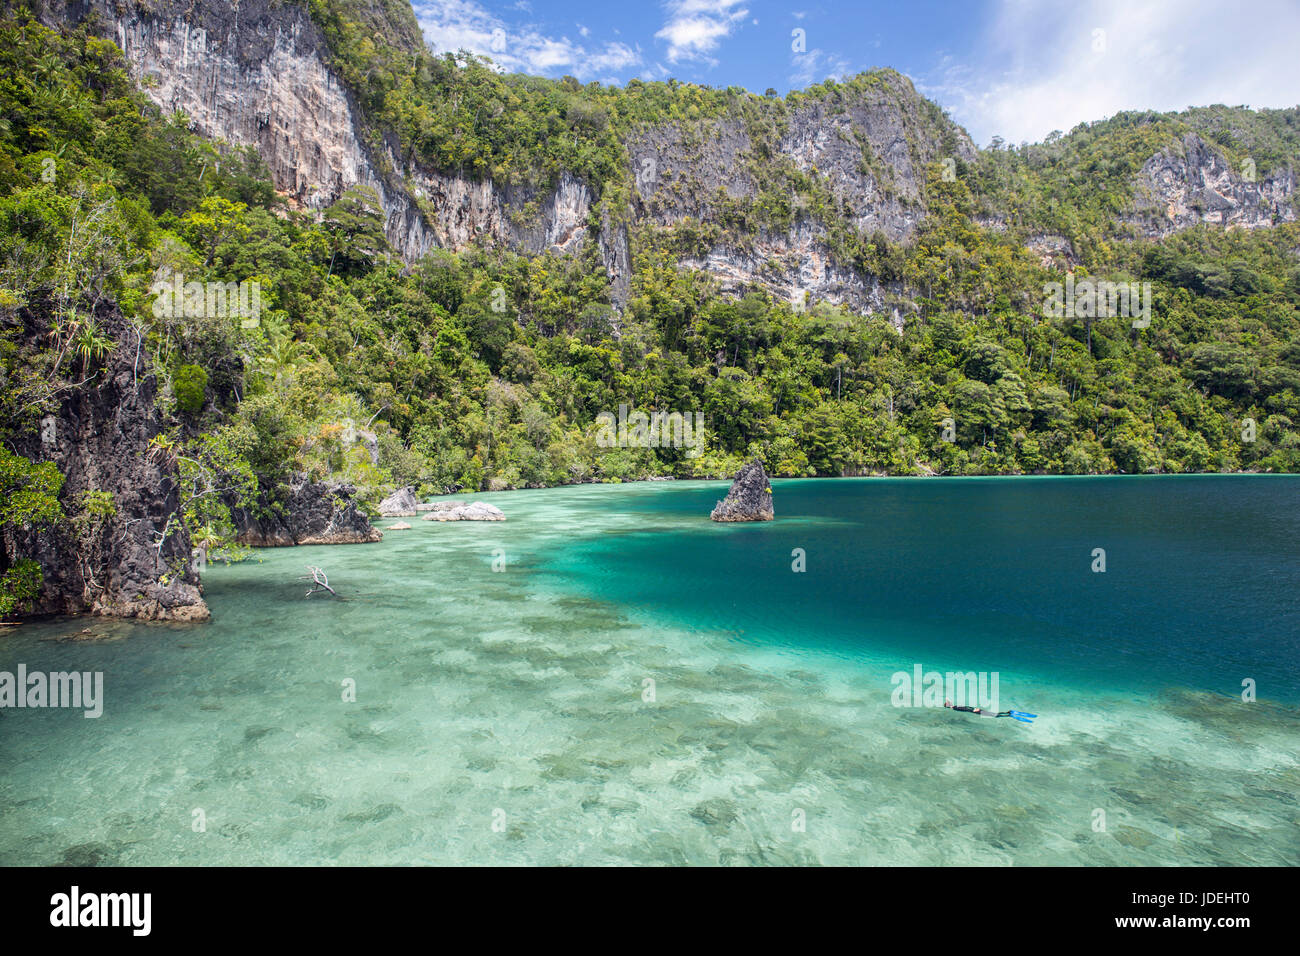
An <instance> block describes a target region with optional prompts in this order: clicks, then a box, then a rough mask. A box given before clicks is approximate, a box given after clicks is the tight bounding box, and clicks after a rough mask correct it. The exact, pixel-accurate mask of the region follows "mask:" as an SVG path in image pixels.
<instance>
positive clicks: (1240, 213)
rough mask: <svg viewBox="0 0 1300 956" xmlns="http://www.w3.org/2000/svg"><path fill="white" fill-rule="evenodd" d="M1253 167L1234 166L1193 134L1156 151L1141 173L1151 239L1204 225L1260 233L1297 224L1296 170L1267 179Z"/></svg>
mask: <svg viewBox="0 0 1300 956" xmlns="http://www.w3.org/2000/svg"><path fill="white" fill-rule="evenodd" d="M1263 173H1264V170H1258V171H1256V170H1255V169H1254V168H1253V167H1252V166H1251V165H1250V164H1249V163H1244V164H1243V166H1242V167H1241V168H1234V167H1233V166H1231V165H1230V164H1229V163H1228V160H1227V159H1226V158H1225V157H1224V156H1223V154H1221V153H1220V152H1218V151H1217V150H1216V149H1214V148H1212V147H1211V146H1210V145H1209V144H1208V143H1206V142H1205V141H1204V140H1203V139H1201V137H1199V136H1197V135H1196V134H1195V133H1189V134H1188V135H1187V136H1186V137H1184V139H1183V141H1182V143H1181V144H1180V146H1175V147H1171V148H1169V149H1166V150H1164V151H1162V152H1159V153H1157V154H1156V155H1155V156H1153V157H1151V159H1150V160H1148V161H1147V163H1146V165H1145V166H1143V167H1142V172H1141V173H1140V174H1139V175H1138V195H1137V206H1138V215H1137V216H1136V217H1133V221H1136V222H1138V223H1139V224H1140V225H1141V226H1142V228H1143V231H1144V232H1145V233H1146V234H1147V235H1148V236H1152V237H1155V236H1165V235H1168V234H1169V233H1172V232H1176V231H1178V230H1180V229H1186V228H1188V227H1189V226H1195V225H1198V224H1200V223H1203V222H1205V223H1214V224H1218V225H1223V226H1233V227H1238V228H1243V229H1258V228H1260V227H1263V226H1272V225H1275V224H1278V223H1284V222H1295V218H1296V215H1295V209H1294V207H1293V204H1292V198H1293V196H1294V194H1295V185H1296V184H1295V171H1294V170H1293V169H1291V168H1289V167H1288V168H1286V169H1282V170H1279V171H1275V172H1272V173H1270V174H1269V175H1268V176H1264V175H1263Z"/></svg>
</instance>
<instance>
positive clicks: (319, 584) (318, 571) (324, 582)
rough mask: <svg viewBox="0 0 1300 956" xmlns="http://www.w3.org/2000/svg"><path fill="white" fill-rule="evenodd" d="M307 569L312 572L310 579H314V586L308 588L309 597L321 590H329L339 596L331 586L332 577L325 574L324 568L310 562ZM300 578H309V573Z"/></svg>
mask: <svg viewBox="0 0 1300 956" xmlns="http://www.w3.org/2000/svg"><path fill="white" fill-rule="evenodd" d="M307 570H308V571H309V572H311V579H310V580H311V581H312V586H311V587H310V588H308V589H307V597H311V596H312V595H313V594H318V593H320V592H321V591H329V593H330V594H333V595H334V596H335V597H338V592H337V591H335V590H334V589H333V588H332V587H330V579H329V578H328V577H326V576H325V571H324V569H322V568H318V567H316V566H315V565H313V564H309V565H307ZM298 580H299V581H306V580H308V578H307V575H303V576H302V577H300V578H299V579H298Z"/></svg>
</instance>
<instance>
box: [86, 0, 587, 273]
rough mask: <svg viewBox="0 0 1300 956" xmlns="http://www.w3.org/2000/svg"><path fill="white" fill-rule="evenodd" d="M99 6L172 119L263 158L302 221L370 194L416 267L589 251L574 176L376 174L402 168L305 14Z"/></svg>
mask: <svg viewBox="0 0 1300 956" xmlns="http://www.w3.org/2000/svg"><path fill="white" fill-rule="evenodd" d="M250 6H251V10H250V9H249V8H250ZM96 7H97V12H98V13H99V14H100V15H101V16H102V17H103V18H104V19H105V21H107V22H109V23H111V24H112V28H113V33H114V36H115V39H116V40H117V43H118V45H119V46H120V47H121V48H122V49H123V51H124V52H125V54H126V59H127V62H128V64H129V69H130V71H131V74H132V77H133V78H134V79H135V80H136V81H137V82H139V83H140V84H141V86H142V88H143V89H144V91H145V93H146V94H147V95H148V96H149V97H150V98H151V99H152V100H153V101H154V102H155V103H157V104H158V106H159V107H160V108H161V109H162V110H163V111H164V113H172V112H177V111H179V112H183V113H185V114H186V116H188V117H189V119H190V122H191V125H192V127H193V128H194V129H195V130H196V131H197V132H199V133H201V134H202V135H204V136H207V137H210V138H213V139H221V140H225V141H226V142H229V143H233V144H235V145H237V146H253V147H255V148H256V149H257V151H258V152H259V153H260V154H261V156H262V158H263V160H265V162H266V164H267V166H268V167H269V168H270V171H271V177H272V181H273V182H274V184H275V187H276V189H277V190H279V191H281V192H283V193H285V194H287V195H288V196H290V197H291V198H292V199H293V200H295V201H297V202H299V203H301V204H302V205H303V206H306V207H308V208H311V209H323V208H325V207H326V206H328V205H329V204H330V203H332V202H333V201H334V200H336V199H337V198H338V197H339V196H340V195H341V194H342V193H343V191H344V190H346V189H348V188H350V187H352V186H356V185H362V186H369V187H371V188H373V189H375V190H376V191H377V192H378V194H379V198H380V203H381V205H382V207H383V210H384V216H385V225H384V228H385V233H386V235H387V237H388V240H389V242H390V243H392V245H393V247H394V249H396V250H397V251H398V252H399V253H400V254H401V255H402V256H403V257H404V258H406V259H407V260H409V261H414V260H416V259H419V258H421V257H422V256H424V255H425V254H426V253H427V252H428V251H429V249H430V248H432V247H434V246H442V247H446V248H450V249H453V250H459V249H462V248H464V247H465V246H467V245H469V244H471V243H477V242H483V241H487V242H488V243H489V244H491V245H501V246H505V247H508V248H511V249H514V250H517V251H521V252H525V253H540V252H543V251H546V250H548V249H552V250H555V251H557V252H560V253H574V252H577V251H579V250H580V248H581V246H582V242H583V240H584V238H585V236H586V220H587V216H588V214H589V213H590V211H591V201H592V197H591V192H590V190H589V189H588V188H587V186H586V185H585V184H584V183H582V182H580V181H579V180H577V179H576V178H575V177H573V176H572V175H570V174H568V173H564V174H562V176H561V178H560V180H559V182H558V183H557V184H556V187H555V188H554V189H553V190H550V191H549V192H546V191H543V190H539V189H537V188H529V187H519V188H516V189H511V190H508V191H505V192H503V191H501V190H498V189H497V188H496V187H495V186H494V185H493V184H492V183H490V182H479V181H476V180H473V179H469V178H465V177H459V176H454V175H447V174H444V173H439V172H435V171H430V170H423V169H420V168H418V167H417V168H408V169H406V170H405V173H406V182H401V181H400V179H399V177H397V176H388V177H386V176H384V175H381V174H380V172H379V168H380V166H383V167H385V168H389V169H399V168H401V165H402V164H401V163H399V162H398V161H397V157H396V156H395V155H393V153H392V152H391V149H390V148H388V147H387V146H385V147H383V148H382V153H381V155H382V159H383V161H382V162H380V161H378V160H376V158H375V155H374V153H373V151H372V149H371V148H370V146H368V145H367V144H366V143H365V142H364V141H363V138H362V137H363V135H364V133H363V128H362V126H361V124H360V123H359V122H358V121H357V114H356V112H355V109H354V104H353V102H352V98H351V95H350V94H349V92H348V90H347V88H346V87H345V86H344V85H343V83H342V82H341V81H340V80H339V78H338V77H337V76H336V75H335V74H334V72H333V71H332V70H331V69H330V68H329V66H328V65H327V63H326V61H325V44H324V39H323V38H322V37H321V35H320V31H319V30H318V29H317V27H316V25H315V24H314V23H313V22H312V20H311V18H310V16H309V15H308V13H307V11H306V10H305V9H304V8H303V7H301V6H297V5H290V4H269V5H268V4H265V3H261V4H257V3H254V4H252V5H250V4H247V3H246V4H244V8H245V10H244V13H243V14H242V19H241V11H240V8H238V7H234V8H232V7H230V6H229V5H227V4H218V3H215V2H208V0H198V2H197V3H195V4H193V5H190V6H178V5H175V4H172V5H170V6H169V5H167V4H163V5H161V7H160V8H159V9H157V11H156V12H155V11H154V10H150V9H148V8H144V7H140V6H127V5H123V4H120V3H115V4H106V3H99V4H96ZM169 11H174V12H169ZM416 196H421V197H422V198H423V199H424V200H425V202H424V203H423V204H422V205H421V204H420V203H417V201H416V198H415V197H416ZM530 204H531V205H530ZM529 208H535V209H536V212H535V214H533V215H529V214H528V212H527V210H528V209H529Z"/></svg>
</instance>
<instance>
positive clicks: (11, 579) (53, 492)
mask: <svg viewBox="0 0 1300 956" xmlns="http://www.w3.org/2000/svg"><path fill="white" fill-rule="evenodd" d="M62 488H63V475H62V474H61V473H60V472H59V469H58V468H57V467H56V466H55V465H54V463H53V462H49V461H45V462H40V463H36V462H32V461H29V460H28V459H26V458H23V457H22V456H20V455H15V454H13V453H12V452H11V451H9V449H8V448H5V447H4V445H0V531H4V532H13V531H16V530H18V529H20V528H35V529H40V528H46V527H49V526H50V525H52V524H54V523H55V522H56V521H59V520H61V519H62V518H63V506H62V505H60V504H59V492H60V491H61V490H62ZM9 536H10V535H9V534H7V533H6V534H0V617H7V616H8V615H9V614H11V613H13V611H15V610H17V609H20V608H21V607H23V606H25V605H30V603H31V601H33V600H34V599H35V598H36V596H37V595H38V594H39V593H40V590H41V583H42V575H41V567H40V565H39V564H38V563H37V562H36V561H33V560H32V559H31V558H24V557H18V556H14V555H10V554H9V553H8V550H7V549H6V547H5V544H4V541H5V538H7V537H9Z"/></svg>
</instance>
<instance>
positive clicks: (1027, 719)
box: [943, 700, 1038, 724]
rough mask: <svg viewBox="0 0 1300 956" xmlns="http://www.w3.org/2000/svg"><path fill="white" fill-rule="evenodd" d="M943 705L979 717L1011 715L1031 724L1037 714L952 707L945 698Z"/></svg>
mask: <svg viewBox="0 0 1300 956" xmlns="http://www.w3.org/2000/svg"><path fill="white" fill-rule="evenodd" d="M943 706H945V707H947V708H949V709H950V710H960V711H963V712H964V713H967V714H979V715H980V716H981V717H1011V718H1014V719H1015V720H1019V721H1022V722H1023V723H1026V724H1032V723H1033V722H1034V718H1035V717H1037V716H1038V715H1037V714H1027V713H1025V712H1024V711H1023V710H1004V711H1002V712H1001V713H994V712H993V711H991V710H985V709H984V708H982V707H965V706H962V707H953V705H952V701H950V700H945V701H944V702H943Z"/></svg>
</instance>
